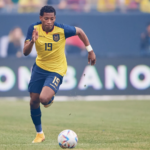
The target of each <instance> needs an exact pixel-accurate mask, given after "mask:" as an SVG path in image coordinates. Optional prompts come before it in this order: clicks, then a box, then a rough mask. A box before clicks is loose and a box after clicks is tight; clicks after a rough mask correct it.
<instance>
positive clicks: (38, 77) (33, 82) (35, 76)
mask: <svg viewBox="0 0 150 150" xmlns="http://www.w3.org/2000/svg"><path fill="white" fill-rule="evenodd" d="M45 79H46V77H45V75H44V74H43V72H42V71H41V69H40V68H39V67H38V66H37V65H36V64H34V65H33V68H32V75H31V79H30V83H29V86H28V91H29V92H30V97H31V100H30V113H31V118H32V121H33V124H34V125H35V129H36V132H37V134H36V138H35V139H34V140H33V142H32V143H39V142H42V141H43V139H45V136H44V133H43V131H42V125H41V109H40V100H39V95H40V93H41V91H42V88H43V85H44V82H45Z"/></svg>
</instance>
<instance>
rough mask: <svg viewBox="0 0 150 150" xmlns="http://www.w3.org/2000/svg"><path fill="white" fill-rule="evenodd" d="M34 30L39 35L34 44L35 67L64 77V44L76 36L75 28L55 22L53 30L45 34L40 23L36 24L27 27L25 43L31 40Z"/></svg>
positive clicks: (65, 66)
mask: <svg viewBox="0 0 150 150" xmlns="http://www.w3.org/2000/svg"><path fill="white" fill-rule="evenodd" d="M34 28H36V30H37V31H38V35H39V37H38V39H37V40H36V42H35V47H36V51H37V57H36V64H37V66H39V67H40V68H42V69H44V70H46V71H50V72H56V73H58V74H60V75H61V76H64V75H65V74H66V71H67V61H66V56H65V42H66V38H68V37H71V36H74V35H76V29H75V27H74V26H69V25H64V24H59V23H56V22H55V23H54V27H53V30H52V31H51V32H48V33H46V32H45V31H43V28H42V23H41V22H37V23H35V24H32V25H31V26H30V27H29V29H28V33H27V37H26V41H30V40H32V32H33V30H34Z"/></svg>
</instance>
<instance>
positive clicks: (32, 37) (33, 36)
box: [23, 26, 38, 56]
mask: <svg viewBox="0 0 150 150" xmlns="http://www.w3.org/2000/svg"><path fill="white" fill-rule="evenodd" d="M37 39H38V31H37V30H36V28H35V29H33V27H32V26H31V27H29V29H28V33H27V38H26V41H25V43H24V48H23V54H24V55H25V56H27V55H29V54H30V52H31V51H32V47H33V45H34V43H35V41H36V40H37Z"/></svg>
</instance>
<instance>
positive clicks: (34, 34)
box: [32, 28, 39, 43]
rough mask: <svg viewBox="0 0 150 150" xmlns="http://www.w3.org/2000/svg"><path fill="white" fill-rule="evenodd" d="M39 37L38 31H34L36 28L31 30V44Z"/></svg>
mask: <svg viewBox="0 0 150 150" xmlns="http://www.w3.org/2000/svg"><path fill="white" fill-rule="evenodd" d="M38 37H39V34H38V31H37V30H36V28H35V29H34V30H33V32H32V42H34V43H35V41H36V40H37V39H38Z"/></svg>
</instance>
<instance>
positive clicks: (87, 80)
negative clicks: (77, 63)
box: [78, 66, 103, 90]
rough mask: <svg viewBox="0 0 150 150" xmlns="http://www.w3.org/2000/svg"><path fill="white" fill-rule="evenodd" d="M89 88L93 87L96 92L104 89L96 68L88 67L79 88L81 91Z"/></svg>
mask: <svg viewBox="0 0 150 150" xmlns="http://www.w3.org/2000/svg"><path fill="white" fill-rule="evenodd" d="M89 86H92V87H93V88H94V89H95V90H99V89H101V88H102V87H103V86H102V83H101V80H100V78H99V76H98V73H97V70H96V68H95V67H94V66H87V67H86V68H85V69H84V72H83V75H82V77H81V79H80V82H79V85H78V88H79V89H80V90H85V89H87V88H88V87H89Z"/></svg>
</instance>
